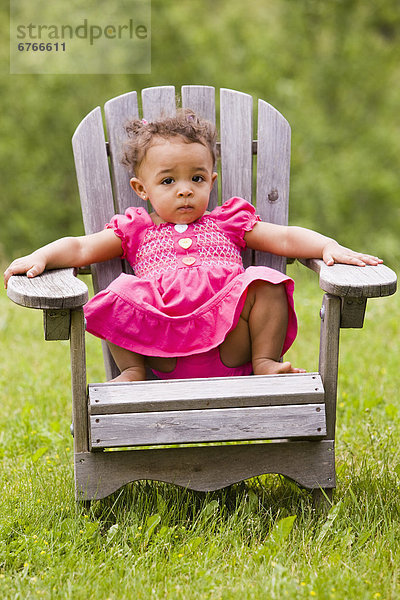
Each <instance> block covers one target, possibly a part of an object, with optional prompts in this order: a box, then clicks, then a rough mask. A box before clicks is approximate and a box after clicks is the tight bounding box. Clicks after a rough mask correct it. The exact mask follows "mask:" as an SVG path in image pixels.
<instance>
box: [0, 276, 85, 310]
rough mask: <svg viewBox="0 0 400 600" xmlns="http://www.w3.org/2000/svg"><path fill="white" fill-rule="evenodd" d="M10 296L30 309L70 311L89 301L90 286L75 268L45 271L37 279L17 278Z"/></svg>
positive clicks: (8, 292)
mask: <svg viewBox="0 0 400 600" xmlns="http://www.w3.org/2000/svg"><path fill="white" fill-rule="evenodd" d="M7 296H8V297H9V298H10V299H11V300H12V301H13V302H15V303H16V304H20V305H21V306H26V307H28V308H42V309H69V308H78V307H80V306H83V305H84V304H85V303H86V302H87V301H88V297H89V296H88V289H87V286H86V285H85V284H84V283H83V281H81V280H80V279H78V278H77V277H75V275H74V269H54V270H51V271H44V273H42V274H41V275H38V276H37V277H33V278H29V277H27V276H26V275H13V276H12V277H10V279H9V282H8V287H7Z"/></svg>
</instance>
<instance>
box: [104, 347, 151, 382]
mask: <svg viewBox="0 0 400 600" xmlns="http://www.w3.org/2000/svg"><path fill="white" fill-rule="evenodd" d="M107 345H108V347H109V349H110V352H111V354H112V357H113V359H114V360H115V363H116V365H117V367H118V369H119V370H120V371H121V374H120V375H118V377H115V378H114V379H112V380H111V381H144V380H145V379H146V369H145V366H144V360H145V359H144V356H142V355H141V354H137V353H136V352H131V351H130V350H126V349H125V348H121V347H120V346H116V345H115V344H112V343H111V342H107Z"/></svg>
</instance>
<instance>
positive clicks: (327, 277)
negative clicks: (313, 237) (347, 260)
mask: <svg viewBox="0 0 400 600" xmlns="http://www.w3.org/2000/svg"><path fill="white" fill-rule="evenodd" d="M300 262H301V263H302V264H304V265H305V266H306V267H308V268H309V269H312V270H313V271H315V272H316V273H319V285H320V288H321V289H322V290H324V291H325V292H328V293H329V294H332V295H333V296H342V297H346V296H350V297H353V298H362V297H364V298H377V297H380V296H390V295H391V294H394V293H395V291H396V288H397V277H396V273H395V272H394V271H392V269H389V267H387V266H386V265H382V264H381V265H377V266H375V267H374V266H370V265H367V266H366V267H356V266H355V265H339V264H336V265H333V266H331V267H328V266H327V265H326V264H325V263H324V261H323V260H320V259H316V258H310V259H301V260H300Z"/></svg>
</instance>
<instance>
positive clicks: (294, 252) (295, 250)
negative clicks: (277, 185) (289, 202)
mask: <svg viewBox="0 0 400 600" xmlns="http://www.w3.org/2000/svg"><path fill="white" fill-rule="evenodd" d="M244 239H245V242H246V244H247V245H248V246H249V248H253V249H255V250H262V251H264V252H272V253H273V254H278V255H279V256H288V257H291V258H322V259H323V260H324V262H325V263H326V264H327V265H329V266H331V265H333V264H335V263H345V264H349V265H357V266H359V267H365V266H366V265H378V264H380V263H382V262H383V261H382V260H381V259H380V258H377V257H376V256H371V255H370V254H363V253H360V252H354V251H353V250H350V249H349V248H345V247H344V246H341V245H340V244H338V243H337V242H336V241H335V240H333V239H332V238H328V237H326V236H324V235H321V234H320V233H317V232H316V231H312V230H311V229H304V228H303V227H290V226H284V225H274V224H273V223H265V222H258V223H256V224H255V226H254V227H253V229H252V230H251V231H248V232H247V233H246V234H245V236H244Z"/></svg>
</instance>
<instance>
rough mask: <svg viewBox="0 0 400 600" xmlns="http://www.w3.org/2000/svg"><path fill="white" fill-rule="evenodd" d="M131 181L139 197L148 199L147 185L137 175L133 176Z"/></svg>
mask: <svg viewBox="0 0 400 600" xmlns="http://www.w3.org/2000/svg"><path fill="white" fill-rule="evenodd" d="M129 183H130V184H131V188H132V189H133V190H134V192H136V194H137V195H138V196H139V198H142V200H144V201H146V200H147V199H148V197H147V193H146V190H145V187H144V185H143V183H142V182H141V181H140V179H138V178H137V177H132V179H130V180H129Z"/></svg>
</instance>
